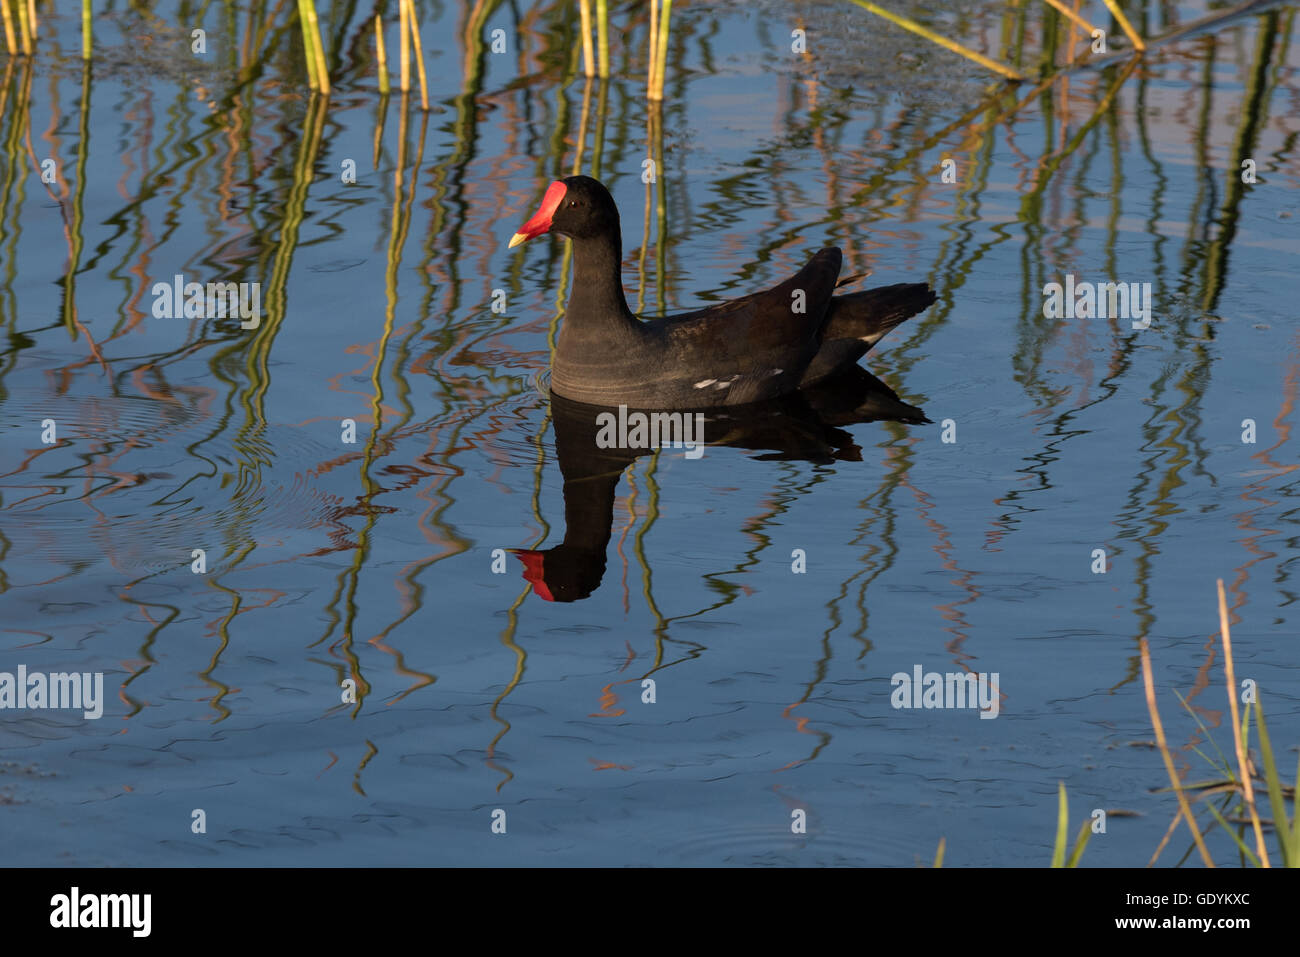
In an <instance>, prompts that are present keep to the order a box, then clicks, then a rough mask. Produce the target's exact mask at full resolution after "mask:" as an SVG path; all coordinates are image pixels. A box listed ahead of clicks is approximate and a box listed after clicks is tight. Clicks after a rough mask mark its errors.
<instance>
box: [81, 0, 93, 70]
mask: <svg viewBox="0 0 1300 957" xmlns="http://www.w3.org/2000/svg"><path fill="white" fill-rule="evenodd" d="M90 24H91V12H90V0H81V58H82V59H83V60H89V59H90V40H91V26H90Z"/></svg>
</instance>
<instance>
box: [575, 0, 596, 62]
mask: <svg viewBox="0 0 1300 957" xmlns="http://www.w3.org/2000/svg"><path fill="white" fill-rule="evenodd" d="M578 15H579V19H581V21H582V72H583V73H584V74H586V75H587V76H589V77H591V76H595V75H596V60H595V57H594V56H593V55H592V50H591V0H578Z"/></svg>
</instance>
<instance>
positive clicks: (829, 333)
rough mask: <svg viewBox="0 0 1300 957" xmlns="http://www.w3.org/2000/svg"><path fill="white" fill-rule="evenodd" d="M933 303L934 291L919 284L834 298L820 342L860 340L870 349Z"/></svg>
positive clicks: (871, 290)
mask: <svg viewBox="0 0 1300 957" xmlns="http://www.w3.org/2000/svg"><path fill="white" fill-rule="evenodd" d="M933 302H934V291H933V290H932V289H931V288H930V287H929V286H928V285H926V284H925V283H923V282H900V283H896V284H895V285H893V286H878V287H876V288H875V289H864V290H863V291H862V292H851V293H849V294H848V295H846V296H836V297H835V298H834V299H832V300H831V315H830V320H829V321H828V323H827V325H826V331H825V333H823V335H822V339H823V340H829V339H860V340H862V341H863V342H865V343H867V344H868V345H869V346H870V345H875V343H876V342H877V341H878V340H879V339H880V338H881V337H882V336H884V335H885V333H887V332H888V331H889V330H890V329H893V328H894V327H895V326H897V325H899V324H900V323H902V322H904V321H906V320H907V319H910V318H911V317H912V316H914V315H916V314H917V313H918V312H920V311H921V310H922V309H924V308H926V307H927V306H929V305H930V304H931V303H933Z"/></svg>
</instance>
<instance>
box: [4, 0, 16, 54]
mask: <svg viewBox="0 0 1300 957" xmlns="http://www.w3.org/2000/svg"><path fill="white" fill-rule="evenodd" d="M0 16H3V17H4V22H5V49H6V50H7V51H8V53H9V55H10V56H17V55H18V40H17V38H16V37H15V36H14V16H13V13H12V12H11V11H10V10H9V0H0Z"/></svg>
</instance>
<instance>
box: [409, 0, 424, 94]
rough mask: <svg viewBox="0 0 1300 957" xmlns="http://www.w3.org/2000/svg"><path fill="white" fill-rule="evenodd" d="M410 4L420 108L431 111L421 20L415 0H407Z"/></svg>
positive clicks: (412, 41)
mask: <svg viewBox="0 0 1300 957" xmlns="http://www.w3.org/2000/svg"><path fill="white" fill-rule="evenodd" d="M406 2H407V4H409V5H410V10H409V11H408V12H407V15H406V16H407V20H408V21H409V22H410V24H411V43H412V44H413V45H414V47H415V68H416V69H417V70H418V71H419V73H420V109H422V110H424V112H426V113H427V112H429V81H428V78H427V77H426V76H425V75H424V45H423V44H422V43H421V42H420V22H419V21H418V20H417V19H416V17H415V0H406Z"/></svg>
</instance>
